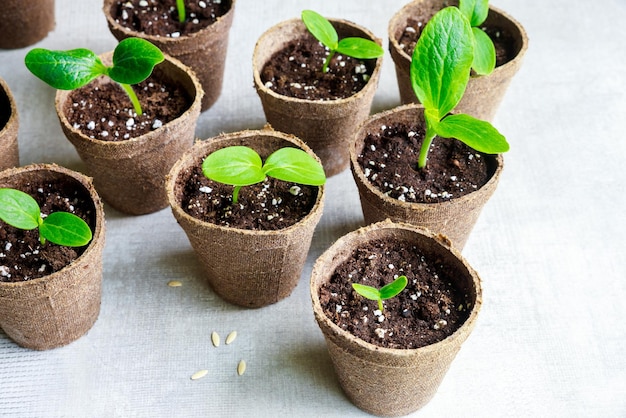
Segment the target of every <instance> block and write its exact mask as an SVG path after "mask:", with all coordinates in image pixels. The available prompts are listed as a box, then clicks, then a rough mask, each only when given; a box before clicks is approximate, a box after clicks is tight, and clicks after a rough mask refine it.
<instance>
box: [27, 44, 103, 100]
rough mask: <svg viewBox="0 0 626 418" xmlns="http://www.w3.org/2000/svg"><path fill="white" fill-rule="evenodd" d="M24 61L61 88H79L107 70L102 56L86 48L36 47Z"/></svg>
mask: <svg viewBox="0 0 626 418" xmlns="http://www.w3.org/2000/svg"><path fill="white" fill-rule="evenodd" d="M24 63H25V64H26V67H27V68H28V69H29V70H30V71H31V72H32V73H33V74H34V75H35V76H37V77H38V78H40V79H41V80H43V81H44V82H45V83H47V84H49V85H50V86H52V87H54V88H55V89H59V90H74V89H77V88H79V87H82V86H84V85H86V84H87V83H89V82H90V81H91V80H93V79H94V78H96V77H98V76H100V75H103V74H106V72H107V68H106V67H105V66H104V65H103V64H102V62H101V61H100V58H98V56H97V55H96V54H94V53H93V52H92V51H90V50H88V49H84V48H79V49H72V50H69V51H51V50H48V49H44V48H34V49H32V50H30V51H29V52H28V54H26V57H25V58H24Z"/></svg>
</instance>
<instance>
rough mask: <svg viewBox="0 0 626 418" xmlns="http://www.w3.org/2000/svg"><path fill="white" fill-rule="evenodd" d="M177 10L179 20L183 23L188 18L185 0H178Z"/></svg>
mask: <svg viewBox="0 0 626 418" xmlns="http://www.w3.org/2000/svg"><path fill="white" fill-rule="evenodd" d="M176 10H177V11H178V21H179V22H180V23H183V22H184V21H185V19H186V18H187V14H186V12H185V0H176Z"/></svg>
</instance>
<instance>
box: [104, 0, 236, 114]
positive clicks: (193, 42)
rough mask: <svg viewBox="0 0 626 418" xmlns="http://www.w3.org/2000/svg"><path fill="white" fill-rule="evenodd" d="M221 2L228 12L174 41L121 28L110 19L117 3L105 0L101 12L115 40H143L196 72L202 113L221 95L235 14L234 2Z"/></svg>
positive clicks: (231, 0)
mask: <svg viewBox="0 0 626 418" xmlns="http://www.w3.org/2000/svg"><path fill="white" fill-rule="evenodd" d="M223 1H224V2H228V3H229V4H230V9H229V11H228V12H227V13H226V14H225V15H223V16H221V17H219V18H218V19H217V21H215V22H214V23H213V24H211V25H209V26H207V27H206V28H204V29H202V30H200V31H198V32H194V33H192V34H190V35H188V36H180V37H177V38H172V37H164V36H151V35H147V34H145V33H143V32H137V31H133V30H129V29H128V28H126V27H124V26H122V25H120V24H119V22H117V21H116V20H115V18H114V17H113V16H112V9H113V8H114V7H115V6H114V4H115V3H116V2H117V0H104V8H103V11H104V14H105V16H106V19H107V23H108V25H109V30H110V31H111V33H112V34H113V36H115V38H116V39H117V40H118V41H121V40H122V39H125V38H128V37H137V38H143V39H145V40H147V41H150V42H151V43H153V44H154V45H156V46H158V47H159V49H161V51H163V52H164V53H166V54H168V55H170V56H172V57H174V58H176V59H178V60H180V61H181V62H182V63H183V64H185V65H186V66H188V67H190V68H191V69H192V70H193V71H194V72H195V73H196V76H197V77H198V79H199V80H200V84H201V85H202V88H203V90H204V97H203V99H202V107H201V110H202V111H205V110H207V109H209V108H210V107H211V106H212V105H213V104H214V103H215V102H216V101H217V99H218V98H219V97H220V94H221V92H222V81H223V79H224V65H225V63H226V51H227V49H228V35H229V32H230V27H231V26H232V23H233V16H234V13H235V11H234V10H235V0H223Z"/></svg>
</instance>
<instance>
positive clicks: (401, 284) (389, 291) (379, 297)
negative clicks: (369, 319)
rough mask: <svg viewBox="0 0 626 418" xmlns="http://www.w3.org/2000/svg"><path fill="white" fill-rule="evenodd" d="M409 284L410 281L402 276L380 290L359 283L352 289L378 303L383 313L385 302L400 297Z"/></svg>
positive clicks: (353, 284) (353, 285)
mask: <svg viewBox="0 0 626 418" xmlns="http://www.w3.org/2000/svg"><path fill="white" fill-rule="evenodd" d="M407 284H408V280H407V278H406V276H400V277H398V278H397V279H395V280H394V281H393V282H391V283H388V284H386V285H384V286H383V287H381V288H380V289H376V288H375V287H372V286H367V285H364V284H359V283H352V288H353V289H354V290H355V291H356V292H357V293H358V294H359V295H361V296H363V297H364V298H366V299H370V300H375V301H377V302H378V309H379V310H380V311H381V312H382V311H384V310H385V308H384V306H383V300H386V299H391V298H392V297H394V296H396V295H398V294H399V293H400V292H402V291H403V290H404V288H405V287H406V285H407Z"/></svg>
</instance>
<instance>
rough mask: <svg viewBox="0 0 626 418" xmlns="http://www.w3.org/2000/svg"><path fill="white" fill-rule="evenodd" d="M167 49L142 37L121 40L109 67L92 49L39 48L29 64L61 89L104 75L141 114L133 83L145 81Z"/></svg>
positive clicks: (28, 57) (84, 83) (32, 70)
mask: <svg viewBox="0 0 626 418" xmlns="http://www.w3.org/2000/svg"><path fill="white" fill-rule="evenodd" d="M163 59H164V57H163V53H162V52H161V51H160V50H159V48H157V47H156V46H154V45H152V44H151V43H150V42H148V41H146V40H143V39H139V38H127V39H124V40H123V41H121V42H120V43H119V44H118V45H117V47H116V48H115V50H114V51H113V65H112V66H110V67H108V66H106V65H104V64H103V63H102V61H101V60H100V58H98V56H97V55H96V54H95V53H93V52H92V51H90V50H88V49H84V48H79V49H72V50H69V51H50V50H47V49H43V48H35V49H32V50H31V51H29V52H28V54H26V58H25V60H24V61H25V63H26V67H27V68H28V69H29V70H30V71H31V72H32V73H33V74H34V75H35V76H37V77H39V78H40V79H41V80H43V81H44V82H46V83H47V84H49V85H50V86H52V87H54V88H55V89H59V90H74V89H77V88H79V87H82V86H84V85H86V84H87V83H89V82H90V81H92V80H93V79H95V78H96V77H99V76H101V75H105V76H108V77H110V78H111V79H112V80H113V81H116V82H117V83H119V84H120V85H121V86H122V88H123V89H124V91H125V92H126V94H128V97H129V99H130V101H131V102H132V104H133V108H134V109H135V113H137V115H138V116H141V115H142V114H143V111H142V109H141V104H140V103H139V99H138V98H137V95H136V94H135V92H134V91H133V89H132V87H131V84H137V83H141V82H142V81H144V80H145V79H146V78H148V77H149V76H150V74H152V70H153V69H154V66H155V65H157V64H159V63H160V62H162V61H163Z"/></svg>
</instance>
